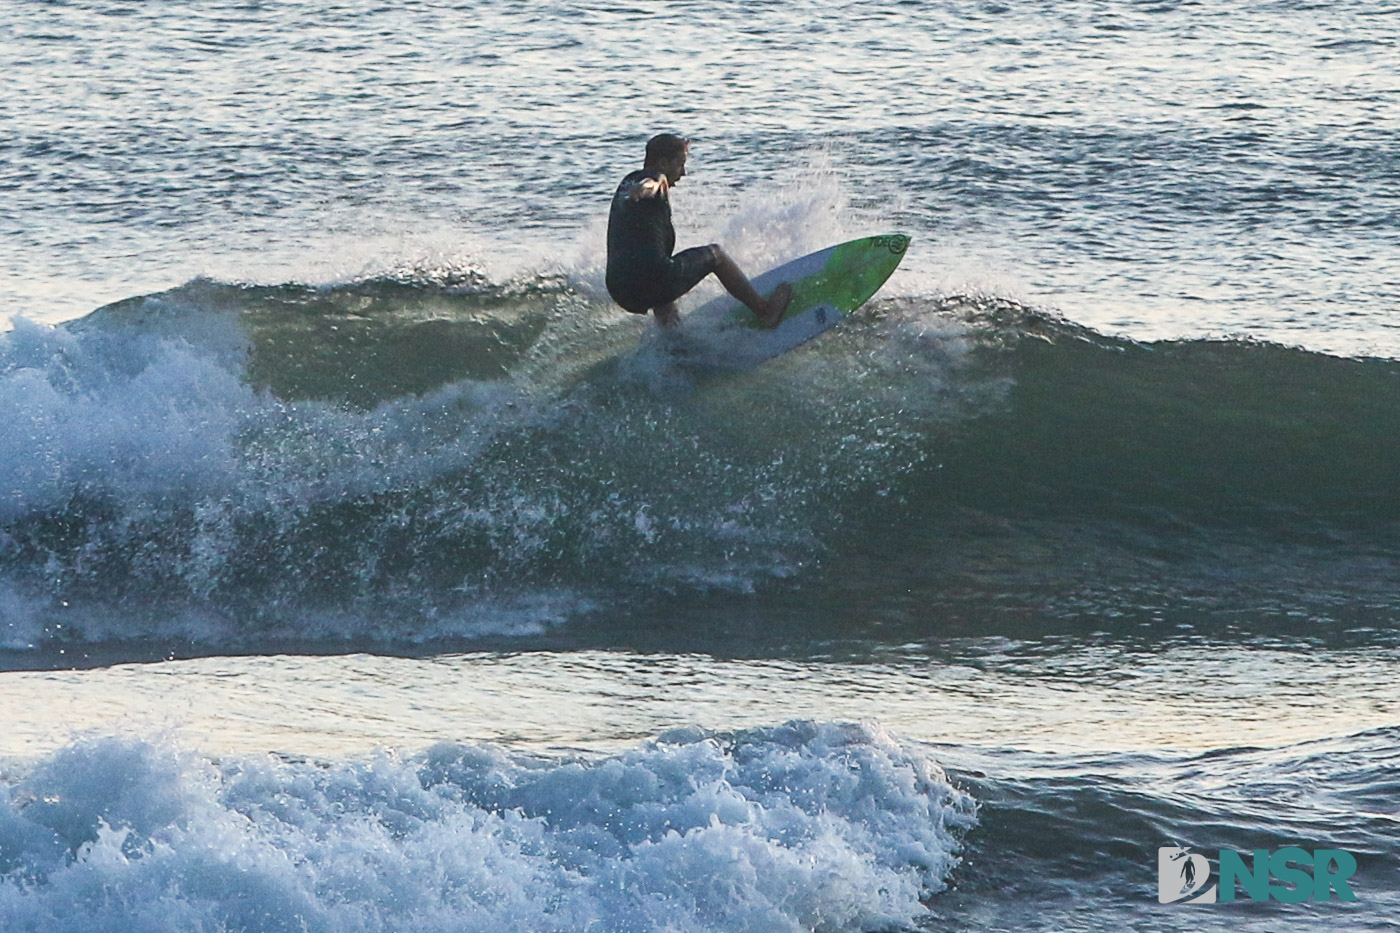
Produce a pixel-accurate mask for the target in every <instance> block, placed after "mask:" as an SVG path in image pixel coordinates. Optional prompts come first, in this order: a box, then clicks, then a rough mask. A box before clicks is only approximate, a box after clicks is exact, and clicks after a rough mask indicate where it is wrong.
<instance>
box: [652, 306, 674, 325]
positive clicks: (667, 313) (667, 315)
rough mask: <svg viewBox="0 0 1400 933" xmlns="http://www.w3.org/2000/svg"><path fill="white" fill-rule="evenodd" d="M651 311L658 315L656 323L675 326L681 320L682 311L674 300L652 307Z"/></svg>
mask: <svg viewBox="0 0 1400 933" xmlns="http://www.w3.org/2000/svg"><path fill="white" fill-rule="evenodd" d="M651 313H652V314H654V315H656V323H658V324H660V325H661V326H662V327H675V326H676V325H677V324H679V323H680V320H681V313H680V311H679V309H677V308H676V303H675V302H674V301H672V302H669V303H667V304H664V305H658V306H657V307H655V308H652V309H651Z"/></svg>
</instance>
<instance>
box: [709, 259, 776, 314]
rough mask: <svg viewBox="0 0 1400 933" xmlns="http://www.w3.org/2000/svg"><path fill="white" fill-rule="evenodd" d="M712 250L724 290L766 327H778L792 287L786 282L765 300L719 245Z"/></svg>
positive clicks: (716, 271)
mask: <svg viewBox="0 0 1400 933" xmlns="http://www.w3.org/2000/svg"><path fill="white" fill-rule="evenodd" d="M710 249H712V250H714V252H715V275H717V276H719V283H720V284H721V285H723V286H724V290H725V291H727V292H729V294H731V295H733V296H734V297H735V298H738V299H739V300H740V301H742V302H743V303H744V304H745V305H746V306H747V307H748V309H749V310H750V311H752V312H753V313H754V314H755V315H756V316H757V317H758V322H759V323H760V324H762V325H763V326H764V327H777V326H778V323H779V322H780V321H782V319H783V312H784V311H786V310H787V306H788V302H790V301H792V286H791V285H789V284H788V283H787V282H784V283H783V284H781V285H779V286H778V287H777V288H775V289H773V293H772V294H771V295H769V296H768V297H767V298H764V297H763V296H762V295H760V294H759V293H758V292H757V291H756V290H755V289H754V287H753V283H751V282H750V281H749V277H748V276H746V275H744V271H743V270H742V269H740V268H739V266H738V265H737V264H736V263H735V262H734V260H732V259H730V258H729V254H728V253H726V252H725V251H724V250H723V249H722V248H720V246H719V244H712V245H711V246H710Z"/></svg>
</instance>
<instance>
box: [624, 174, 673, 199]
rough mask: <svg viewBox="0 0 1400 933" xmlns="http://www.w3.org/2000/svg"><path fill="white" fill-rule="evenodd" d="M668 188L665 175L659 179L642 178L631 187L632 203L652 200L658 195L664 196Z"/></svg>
mask: <svg viewBox="0 0 1400 933" xmlns="http://www.w3.org/2000/svg"><path fill="white" fill-rule="evenodd" d="M670 187H671V184H670V182H668V181H667V180H666V176H665V175H662V176H661V177H660V178H643V179H642V180H641V181H639V182H637V183H636V184H635V185H633V186H632V194H631V197H632V200H633V201H640V200H641V199H642V198H654V197H656V196H657V195H658V194H665V193H666V191H667V189H668V188H670Z"/></svg>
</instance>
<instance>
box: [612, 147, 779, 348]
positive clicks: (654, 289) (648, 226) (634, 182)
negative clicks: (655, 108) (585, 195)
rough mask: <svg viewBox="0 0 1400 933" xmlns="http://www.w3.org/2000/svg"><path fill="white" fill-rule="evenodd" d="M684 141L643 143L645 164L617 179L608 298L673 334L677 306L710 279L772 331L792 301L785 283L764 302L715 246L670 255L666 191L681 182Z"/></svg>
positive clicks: (672, 229)
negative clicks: (652, 316) (713, 277)
mask: <svg viewBox="0 0 1400 933" xmlns="http://www.w3.org/2000/svg"><path fill="white" fill-rule="evenodd" d="M689 154H690V140H688V139H685V138H684V137H681V136H675V135H673V134H671V133H662V134H661V135H659V136H653V137H652V138H651V139H650V140H648V141H647V151H646V162H645V163H644V164H643V166H642V168H640V169H638V170H637V171H635V172H632V173H631V174H629V175H628V176H627V177H626V178H624V179H622V183H621V184H620V185H618V186H617V193H616V194H614V195H613V200H612V210H611V212H610V213H609V214H608V272H607V277H606V281H607V286H608V294H609V295H611V296H612V298H613V300H614V301H616V302H617V303H618V304H619V305H621V306H622V307H623V309H624V310H627V311H631V312H632V313H633V314H646V313H647V312H648V311H650V312H652V313H653V314H655V315H656V322H657V323H658V324H661V325H662V326H664V327H673V326H675V324H676V323H677V322H678V321H679V320H680V317H679V313H678V312H677V310H676V300H677V299H678V298H680V297H681V296H682V295H684V294H685V293H686V292H688V291H690V290H691V289H692V288H694V287H695V286H696V285H699V284H700V281H701V280H702V279H704V278H705V276H707V275H709V274H710V273H712V272H713V273H714V274H715V275H716V276H718V277H719V281H720V284H721V285H723V286H724V288H725V290H726V291H728V292H729V294H731V295H733V296H734V297H735V298H737V299H739V300H740V301H741V302H743V303H744V304H745V305H746V306H747V307H748V309H749V310H750V311H752V312H753V313H754V314H755V315H756V316H757V317H758V321H759V323H760V324H762V325H763V326H764V327H777V326H778V322H779V321H781V320H782V317H783V311H784V310H785V309H786V308H787V306H788V302H789V301H791V300H792V286H791V285H789V284H788V283H786V282H784V283H783V284H782V285H779V286H778V287H777V288H776V289H774V290H773V293H772V294H771V295H769V296H768V297H767V298H764V297H763V296H762V295H760V294H759V293H758V292H757V291H756V290H755V289H754V287H753V285H752V284H751V283H750V282H749V279H748V276H746V275H744V273H743V271H742V270H740V268H739V267H738V266H737V265H735V263H734V260H732V259H730V258H729V255H728V254H727V253H726V252H725V251H724V250H723V249H721V248H720V246H719V244H718V243H711V244H710V245H709V246H696V247H692V248H691V249H686V250H681V251H680V252H679V253H674V255H673V252H674V250H675V248H676V230H675V227H673V226H672V225H671V198H670V194H669V192H670V189H671V187H672V186H673V185H675V184H676V183H677V182H679V181H680V180H681V179H682V178H684V177H685V160H686V157H687V156H688V155H689Z"/></svg>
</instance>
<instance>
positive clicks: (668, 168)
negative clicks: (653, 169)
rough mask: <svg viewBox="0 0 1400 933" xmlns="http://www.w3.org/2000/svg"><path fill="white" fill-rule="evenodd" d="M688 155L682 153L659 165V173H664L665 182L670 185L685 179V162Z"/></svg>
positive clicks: (687, 153)
mask: <svg viewBox="0 0 1400 933" xmlns="http://www.w3.org/2000/svg"><path fill="white" fill-rule="evenodd" d="M689 155H690V153H689V152H682V153H680V154H679V155H676V156H673V157H671V158H669V159H667V160H666V161H665V162H662V163H661V171H663V172H665V173H666V180H667V181H669V182H670V183H671V184H673V185H674V184H675V183H676V182H678V181H680V180H681V179H682V178H684V177H685V160H686V158H687V157H688V156H689Z"/></svg>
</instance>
